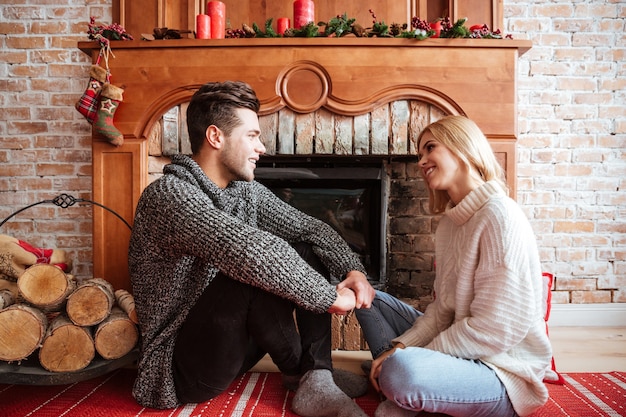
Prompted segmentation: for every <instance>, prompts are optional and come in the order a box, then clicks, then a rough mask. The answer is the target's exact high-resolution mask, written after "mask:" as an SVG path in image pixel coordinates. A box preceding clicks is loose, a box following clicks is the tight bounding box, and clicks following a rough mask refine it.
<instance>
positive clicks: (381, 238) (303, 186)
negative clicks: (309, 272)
mask: <svg viewBox="0 0 626 417" xmlns="http://www.w3.org/2000/svg"><path fill="white" fill-rule="evenodd" d="M269 165H270V166H268V165H267V164H265V166H263V164H260V165H259V167H258V168H257V169H256V171H255V177H256V180H257V181H259V182H260V183H262V184H264V185H265V186H267V187H268V188H269V189H270V190H272V191H273V192H274V193H275V194H276V195H277V196H278V197H279V198H281V199H282V200H284V201H286V202H288V203H289V204H291V205H292V206H293V207H296V208H298V209H299V210H301V211H303V212H305V213H307V214H309V215H311V216H313V217H316V218H318V219H320V220H322V221H324V222H326V223H327V224H329V225H330V226H331V227H332V228H333V229H335V230H336V231H337V232H338V233H339V234H340V235H341V236H342V237H343V238H344V240H345V241H346V242H347V243H348V245H349V246H350V248H352V250H353V251H354V252H355V253H356V254H357V255H358V256H359V257H360V259H361V261H362V262H363V265H364V266H365V269H366V271H367V277H368V280H369V281H370V283H371V284H372V285H373V286H375V287H376V288H381V287H382V286H383V284H384V281H385V268H386V263H385V259H386V244H385V241H386V239H385V238H386V222H385V221H384V219H385V213H386V201H387V198H386V194H387V190H386V186H385V184H386V181H384V178H383V176H384V172H385V171H384V170H383V169H382V166H381V165H378V166H362V165H361V166H351V165H349V164H347V165H346V164H337V163H330V164H329V163H326V164H323V165H315V164H313V165H312V164H311V163H304V164H298V163H289V164H281V163H271V164H269ZM332 279H333V281H336V280H338V277H332Z"/></svg>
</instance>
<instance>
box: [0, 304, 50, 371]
mask: <svg viewBox="0 0 626 417" xmlns="http://www.w3.org/2000/svg"><path fill="white" fill-rule="evenodd" d="M47 327H48V319H47V318H46V315H45V314H44V313H43V312H42V311H40V310H39V309H37V308H35V307H31V306H27V305H25V304H13V305H11V306H9V307H7V308H5V309H4V310H2V311H0V360H3V361H7V362H12V361H20V360H22V359H24V358H26V357H28V356H29V355H30V354H31V353H33V352H34V351H35V349H37V348H38V347H39V346H40V345H41V341H42V340H43V338H44V336H45V334H46V329H47Z"/></svg>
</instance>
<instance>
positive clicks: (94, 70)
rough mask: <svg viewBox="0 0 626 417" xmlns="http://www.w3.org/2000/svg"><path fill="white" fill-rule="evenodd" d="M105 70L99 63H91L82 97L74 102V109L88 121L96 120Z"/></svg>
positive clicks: (104, 79)
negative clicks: (87, 81) (87, 82)
mask: <svg viewBox="0 0 626 417" xmlns="http://www.w3.org/2000/svg"><path fill="white" fill-rule="evenodd" d="M106 79H107V71H106V70H105V69H104V68H102V67H101V66H99V65H92V66H91V68H90V69H89V84H87V89H86V90H85V92H84V93H83V95H82V97H81V98H80V100H78V102H76V106H75V107H76V110H78V111H79V112H80V114H82V115H83V116H85V118H86V119H87V121H88V122H89V123H92V124H93V122H95V121H96V113H97V111H98V102H99V99H100V91H101V90H102V85H103V84H104V83H105V82H106Z"/></svg>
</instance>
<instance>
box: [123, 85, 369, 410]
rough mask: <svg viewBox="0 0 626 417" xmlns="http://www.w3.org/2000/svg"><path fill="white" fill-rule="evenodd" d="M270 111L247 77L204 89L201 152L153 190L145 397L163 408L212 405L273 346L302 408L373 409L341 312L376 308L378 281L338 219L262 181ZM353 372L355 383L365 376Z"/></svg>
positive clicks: (168, 170)
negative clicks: (322, 216) (347, 361)
mask: <svg viewBox="0 0 626 417" xmlns="http://www.w3.org/2000/svg"><path fill="white" fill-rule="evenodd" d="M259 107H260V103H259V100H258V98H257V97H256V95H255V93H254V91H253V90H252V89H251V88H250V86H248V85H247V84H245V83H241V82H230V81H229V82H224V83H208V84H205V85H204V86H202V87H201V88H200V89H199V90H198V91H197V92H196V93H195V94H194V96H193V97H192V99H191V102H190V104H189V107H188V110H187V124H188V130H189V138H190V141H191V148H192V156H191V157H190V156H185V155H177V156H175V157H173V158H172V163H171V164H169V165H167V166H165V168H164V170H163V176H162V177H161V178H159V179H157V180H156V181H154V182H153V183H152V184H150V185H149V186H148V187H146V189H145V190H144V191H143V193H142V195H141V198H140V200H139V204H138V206H137V211H136V216H135V220H134V225H133V230H132V235H131V241H130V249H129V267H130V273H131V280H132V287H133V294H134V297H135V304H136V308H137V313H138V317H139V321H140V329H141V335H142V340H141V352H140V358H139V364H138V376H137V380H136V381H135V385H134V389H133V395H134V396H135V398H136V400H137V401H138V402H139V403H140V404H142V405H144V406H148V407H154V408H171V407H176V406H177V405H179V404H181V403H197V402H203V401H206V400H209V399H210V398H213V397H215V396H217V395H219V394H220V393H221V392H223V391H224V390H225V389H226V388H228V386H229V385H230V383H231V382H232V381H233V380H234V379H235V378H236V377H237V376H238V375H241V374H242V373H244V372H246V371H247V370H249V369H250V368H251V367H252V366H254V364H255V363H256V362H258V360H259V359H260V358H261V357H262V356H263V355H265V354H266V353H269V354H270V356H271V357H272V359H273V361H274V362H275V363H276V365H277V366H278V368H279V369H280V371H281V372H282V373H283V380H284V382H285V385H286V386H292V387H293V388H294V389H297V391H296V395H295V397H294V400H293V404H292V409H293V410H294V411H295V412H296V413H298V414H300V415H302V416H310V417H316V416H335V415H336V416H346V417H348V416H359V417H361V416H365V414H364V413H363V411H362V410H360V409H359V408H358V406H356V404H355V403H354V401H352V400H351V399H350V397H349V396H348V395H346V393H345V392H344V391H346V392H348V388H349V387H342V388H343V389H344V391H342V389H340V388H339V387H338V386H337V383H336V382H335V380H336V379H337V378H335V379H333V368H332V361H331V352H330V351H331V332H330V327H331V320H330V314H329V313H339V314H345V313H347V312H349V311H351V310H352V309H354V308H369V307H370V305H371V301H372V298H373V297H374V289H373V288H372V287H371V285H370V284H369V283H368V281H367V278H366V276H365V273H364V271H365V269H364V267H363V265H362V264H361V262H360V261H359V259H358V257H357V256H356V255H355V254H354V253H353V252H352V251H351V250H350V249H349V247H348V245H347V244H346V243H345V241H343V239H341V237H340V236H339V235H338V234H337V233H336V232H335V231H334V230H333V229H332V228H331V227H330V226H328V225H326V224H325V223H324V222H322V221H320V220H318V219H315V218H313V217H310V216H308V215H306V214H304V213H302V212H300V211H298V210H296V209H295V208H293V207H291V206H290V205H289V204H287V203H285V202H283V201H282V200H280V199H279V198H278V197H276V196H275V195H274V194H273V193H272V192H271V191H270V190H269V189H267V188H266V187H264V186H263V185H261V184H260V183H258V182H256V181H254V169H255V167H256V163H257V161H258V160H259V157H260V155H262V154H263V153H264V152H265V147H264V146H263V143H262V142H261V141H260V133H261V132H260V128H259V122H258V111H259ZM331 275H332V276H335V277H341V278H342V280H341V282H340V283H339V284H338V285H337V286H335V285H331V284H330V283H329V277H330V276H331ZM294 308H295V309H296V317H297V328H296V323H294V319H293V310H294ZM335 372H336V371H335ZM344 376H345V374H344ZM352 377H353V378H352V381H350V377H348V382H347V383H346V385H350V384H351V383H354V384H358V383H361V380H363V381H364V380H365V378H361V377H360V376H357V375H352ZM363 386H364V387H366V383H365V384H364V385H363Z"/></svg>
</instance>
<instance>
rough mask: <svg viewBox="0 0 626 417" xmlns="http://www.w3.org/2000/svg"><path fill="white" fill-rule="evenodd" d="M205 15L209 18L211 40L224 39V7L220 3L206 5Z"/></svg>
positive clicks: (214, 2)
mask: <svg viewBox="0 0 626 417" xmlns="http://www.w3.org/2000/svg"><path fill="white" fill-rule="evenodd" d="M206 9H207V14H208V15H209V17H211V39H224V37H225V36H226V5H225V4H224V3H222V2H221V1H210V2H208V3H207V7H206Z"/></svg>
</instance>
